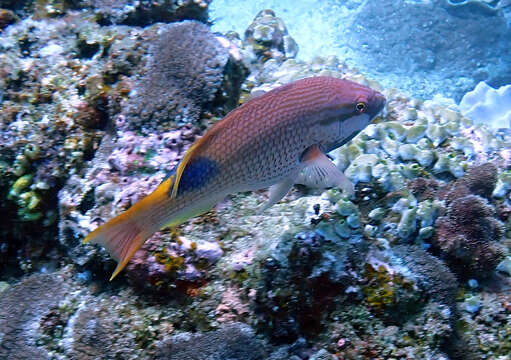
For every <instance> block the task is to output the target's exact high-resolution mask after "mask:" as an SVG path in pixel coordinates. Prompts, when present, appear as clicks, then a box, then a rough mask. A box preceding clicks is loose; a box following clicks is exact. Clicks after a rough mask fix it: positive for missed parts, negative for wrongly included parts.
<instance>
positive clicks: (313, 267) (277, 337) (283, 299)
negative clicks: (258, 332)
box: [256, 232, 362, 343]
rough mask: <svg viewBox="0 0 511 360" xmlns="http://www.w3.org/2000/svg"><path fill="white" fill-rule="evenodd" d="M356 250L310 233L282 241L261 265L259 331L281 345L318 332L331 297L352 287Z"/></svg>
mask: <svg viewBox="0 0 511 360" xmlns="http://www.w3.org/2000/svg"><path fill="white" fill-rule="evenodd" d="M359 245H361V244H359ZM358 247H359V246H357V245H356V241H352V243H351V244H343V243H341V242H338V241H337V242H332V241H328V240H327V239H325V238H324V237H322V236H320V235H317V234H315V233H313V232H305V233H298V234H296V235H294V236H293V235H291V234H288V235H287V236H284V237H283V238H282V239H281V240H280V242H279V244H278V245H277V247H276V249H275V251H274V253H273V254H271V256H269V257H267V258H266V259H264V260H263V263H262V264H261V266H262V269H261V272H262V283H261V284H260V286H259V289H258V291H257V295H256V313H259V314H260V321H259V326H260V328H261V329H262V330H263V331H264V332H266V333H268V335H269V336H270V337H271V338H272V340H274V341H277V342H281V343H282V342H284V343H290V342H293V341H294V340H296V339H297V338H298V337H300V336H303V335H308V336H311V335H313V334H316V333H318V332H319V331H320V329H321V322H322V319H323V317H324V316H327V314H328V309H329V308H330V307H331V305H332V303H333V301H334V299H335V297H336V296H339V295H340V294H342V292H343V291H344V290H345V289H346V288H347V287H348V286H349V285H350V283H352V282H353V279H352V276H351V275H350V273H349V270H350V268H351V266H352V265H351V264H352V263H356V261H355V258H357V256H358V257H360V255H361V254H360V253H359V251H360V250H362V249H358Z"/></svg>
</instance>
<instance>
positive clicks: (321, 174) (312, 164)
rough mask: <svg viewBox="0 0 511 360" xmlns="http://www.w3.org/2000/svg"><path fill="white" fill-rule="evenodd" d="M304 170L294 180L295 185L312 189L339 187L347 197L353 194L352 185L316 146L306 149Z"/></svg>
mask: <svg viewBox="0 0 511 360" xmlns="http://www.w3.org/2000/svg"><path fill="white" fill-rule="evenodd" d="M302 162H303V165H304V168H303V169H302V171H301V172H300V174H299V175H298V178H297V179H296V181H295V182H296V183H297V184H302V185H305V186H308V187H312V188H329V187H333V186H337V187H339V188H340V189H341V190H342V191H343V192H345V193H347V195H348V196H350V197H351V196H353V195H354V193H355V190H354V186H353V183H352V182H351V181H350V180H349V179H348V178H347V177H346V175H344V174H343V173H342V171H341V170H339V168H338V167H337V166H335V164H334V163H333V162H332V161H331V160H330V159H329V158H328V157H327V156H326V155H325V154H324V153H323V152H322V151H321V150H320V149H319V147H318V146H317V145H314V146H311V147H310V148H308V149H307V150H306V151H305V153H304V155H303V157H302Z"/></svg>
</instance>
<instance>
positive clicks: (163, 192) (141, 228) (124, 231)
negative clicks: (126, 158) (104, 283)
mask: <svg viewBox="0 0 511 360" xmlns="http://www.w3.org/2000/svg"><path fill="white" fill-rule="evenodd" d="M171 181H172V180H171V179H168V180H166V181H164V182H163V183H162V184H160V186H159V187H158V188H157V189H156V190H155V191H154V192H153V193H152V194H150V195H148V196H147V197H145V198H144V199H142V200H140V201H139V202H138V203H136V204H135V205H133V206H132V207H131V208H129V209H128V210H127V211H125V212H124V213H122V214H120V215H118V216H116V217H115V218H113V219H112V220H110V221H108V222H107V223H106V224H104V225H102V226H100V227H98V228H97V229H96V230H94V231H93V232H91V233H90V234H89V235H88V236H87V237H86V238H85V239H84V240H83V242H84V243H86V242H90V243H93V244H100V245H102V246H103V247H104V248H105V249H106V250H107V251H108V253H109V254H110V255H111V256H112V257H113V258H114V259H115V260H116V261H117V267H116V268H115V271H114V273H113V274H112V276H111V277H110V280H112V279H113V278H115V277H116V276H117V274H119V272H120V271H121V270H122V269H123V268H124V267H125V266H126V264H127V263H128V262H129V260H130V259H131V257H132V256H133V254H135V252H136V251H137V250H138V249H140V247H141V246H142V245H143V244H144V242H145V241H146V240H147V239H148V238H149V237H150V236H151V235H153V234H154V233H155V232H156V231H158V230H159V229H160V227H161V223H164V222H165V219H159V217H162V216H165V214H166V211H162V208H164V207H166V204H167V203H168V202H169V201H170V200H169V198H168V195H167V192H168V189H169V186H170V184H171Z"/></svg>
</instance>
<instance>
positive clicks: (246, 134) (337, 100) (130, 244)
mask: <svg viewBox="0 0 511 360" xmlns="http://www.w3.org/2000/svg"><path fill="white" fill-rule="evenodd" d="M384 102H385V100H384V98H383V96H382V95H381V94H379V93H378V92H376V91H374V90H372V89H370V88H368V87H365V86H363V85H360V84H356V83H354V82H351V81H347V80H342V79H337V78H332V77H323V76H318V77H312V78H307V79H302V80H298V81H296V82H294V83H291V84H288V85H284V86H281V87H279V88H276V89H274V90H272V91H269V92H268V93H266V94H264V95H261V96H259V97H256V98H254V99H252V100H250V101H248V102H247V103H245V104H244V105H242V106H240V107H239V108H237V109H235V110H233V111H232V112H230V113H229V114H228V115H227V116H226V117H225V118H224V119H222V120H221V121H219V122H218V123H217V124H215V125H214V126H213V127H212V128H211V129H210V130H208V131H207V133H206V134H205V135H204V136H203V137H201V138H200V139H199V140H198V141H197V142H196V143H195V144H194V145H192V147H191V148H190V149H189V150H188V151H187V153H186V154H185V156H184V158H183V160H182V161H181V163H180V164H179V165H178V166H177V168H176V169H174V170H173V171H172V172H171V173H170V174H169V176H168V177H167V178H166V179H165V180H164V181H163V182H162V183H161V184H160V185H159V186H158V188H157V189H156V190H155V191H154V192H153V193H152V194H150V195H148V196H147V197H146V198H144V199H142V200H141V201H140V202H138V203H136V204H135V205H133V206H132V207H131V208H130V209H128V210H127V211H126V212H124V213H123V214H120V215H118V216H117V217H116V218H114V219H112V220H110V221H109V222H107V223H106V224H104V225H102V226H100V227H99V228H98V229H96V230H95V231H93V232H92V233H91V234H89V236H88V237H87V238H86V239H85V241H91V242H93V243H99V244H102V245H103V246H105V248H106V249H107V250H108V251H109V253H110V254H111V255H112V256H113V257H114V258H115V259H116V260H117V261H118V265H117V268H116V270H115V272H114V274H113V275H112V278H113V277H114V276H116V275H117V274H118V273H119V271H121V269H122V268H123V267H124V266H125V265H126V263H127V262H128V261H129V259H130V258H131V257H132V256H133V254H134V252H135V251H136V250H137V249H138V248H140V246H142V244H143V243H144V242H145V240H146V239H147V238H148V237H150V236H151V235H152V234H153V233H154V232H156V231H158V230H159V229H161V228H163V227H166V226H177V225H179V224H180V223H182V222H184V221H186V220H187V219H189V218H190V217H193V216H197V215H199V214H201V213H203V212H205V211H207V210H209V209H210V208H211V207H212V206H214V205H215V204H216V203H217V202H218V201H220V200H222V199H223V198H224V197H225V196H226V195H228V194H231V193H235V192H239V191H249V190H255V189H261V188H265V187H268V186H274V187H273V188H272V190H271V191H270V200H269V203H268V204H269V205H271V204H273V203H274V202H276V201H278V200H279V199H280V198H281V197H282V196H284V195H285V194H286V192H287V191H288V190H289V187H290V186H292V184H293V180H294V179H295V178H297V180H298V177H299V173H300V171H302V170H303V171H305V170H307V169H308V168H314V167H319V169H320V170H321V171H317V170H315V171H310V172H309V177H310V176H322V177H325V178H326V177H327V176H332V178H333V179H334V180H333V181H327V179H325V178H323V179H312V180H313V181H312V180H310V179H309V180H307V179H306V180H307V181H309V183H314V184H330V183H332V184H338V185H339V186H343V184H344V185H346V183H345V181H347V180H346V178H345V177H344V175H342V173H340V170H338V169H337V168H336V167H335V165H333V164H332V163H331V162H330V160H328V158H326V156H325V155H324V154H323V153H322V152H321V149H324V148H329V147H331V146H332V144H338V143H339V144H340V143H342V142H343V141H344V140H345V138H347V137H348V136H352V135H353V133H351V134H343V133H342V131H341V130H340V129H342V128H347V129H353V130H354V131H355V132H358V131H360V130H362V129H363V128H364V127H365V126H366V125H367V124H368V123H369V121H370V119H371V118H372V117H374V116H375V115H376V114H377V113H378V112H379V111H380V110H381V109H382V107H383V105H384ZM357 104H363V109H362V111H360V110H357V107H356V105H357ZM343 122H349V123H350V126H348V127H343V126H341V124H342V123H343ZM350 131H351V130H350ZM323 167H324V168H323ZM311 174H312V175H311ZM314 174H319V175H314ZM307 181H306V182H307ZM343 182H344V183H343ZM329 186H331V185H329Z"/></svg>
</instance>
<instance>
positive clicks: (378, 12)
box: [210, 0, 511, 101]
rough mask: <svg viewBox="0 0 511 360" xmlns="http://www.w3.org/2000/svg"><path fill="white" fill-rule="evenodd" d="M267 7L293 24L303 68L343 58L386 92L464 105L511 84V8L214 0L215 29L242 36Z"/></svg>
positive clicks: (415, 1) (435, 2)
mask: <svg viewBox="0 0 511 360" xmlns="http://www.w3.org/2000/svg"><path fill="white" fill-rule="evenodd" d="M449 3H450V5H448V4H449ZM453 4H456V5H453ZM268 7H269V8H272V9H273V10H274V11H275V12H276V13H277V14H278V15H279V16H280V17H281V18H282V19H283V20H284V22H286V24H287V26H288V29H289V33H290V34H291V35H292V36H293V37H294V39H295V40H296V41H297V42H298V43H299V45H300V48H301V50H300V54H299V58H301V59H302V60H305V61H307V62H309V61H311V60H312V59H313V58H314V57H315V56H321V57H327V56H329V55H336V56H338V57H339V58H341V59H344V61H345V62H347V63H348V65H350V66H351V67H356V68H357V69H359V70H360V71H361V72H362V73H364V74H366V75H368V76H371V77H372V78H375V79H377V80H378V81H379V82H380V83H382V84H383V85H384V86H385V87H386V88H397V89H399V90H401V91H402V92H404V93H407V94H409V95H410V96H413V97H416V98H421V99H429V98H432V97H433V96H434V95H435V94H443V95H444V96H447V97H452V98H454V99H455V100H456V101H459V99H461V97H462V96H463V94H465V93H466V92H467V91H470V90H472V89H473V88H474V86H475V85H476V84H477V83H478V82H479V81H486V82H487V83H488V84H490V85H491V86H494V87H498V86H502V85H505V84H508V83H510V80H511V78H510V71H509V67H508V66H506V64H507V63H509V61H510V54H509V52H508V51H507V48H508V47H509V45H508V40H507V39H508V38H509V32H510V27H509V24H510V13H511V7H509V3H508V2H507V1H504V0H501V1H484V0H481V1H479V0H475V1H458V0H456V1H454V0H453V1H447V0H398V1H395V0H393V1H383V2H373V1H359V0H346V1H342V2H339V1H335V0H331V1H330V0H329V1H305V2H300V3H293V5H292V6H289V5H288V4H287V3H286V2H282V1H275V0H274V1H269V0H266V1H264V2H263V1H254V0H250V1H247V0H245V1H240V2H238V3H237V4H236V5H234V4H232V3H230V2H229V1H227V0H215V1H214V2H213V3H212V4H211V6H210V11H211V15H212V17H213V18H215V19H218V20H217V21H216V22H215V24H214V25H213V29H214V30H217V31H222V32H225V31H227V30H231V29H232V28H233V27H234V28H235V30H236V31H237V32H239V33H241V32H242V31H243V29H244V28H245V26H246V24H247V23H248V22H249V21H250V20H251V18H252V17H253V16H254V14H256V13H257V11H259V10H260V9H262V8H268ZM481 9H483V10H484V9H491V11H490V12H485V11H478V10H481ZM334 13H335V16H332V14H334ZM433 14H434V16H433ZM403 24H405V25H404V26H403ZM423 24H427V26H422V25H423ZM418 39H421V41H418ZM487 39H493V41H492V42H491V44H490V43H489V42H488V41H487Z"/></svg>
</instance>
